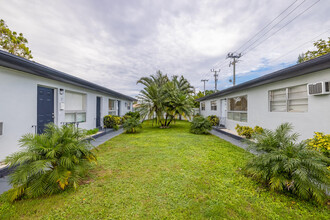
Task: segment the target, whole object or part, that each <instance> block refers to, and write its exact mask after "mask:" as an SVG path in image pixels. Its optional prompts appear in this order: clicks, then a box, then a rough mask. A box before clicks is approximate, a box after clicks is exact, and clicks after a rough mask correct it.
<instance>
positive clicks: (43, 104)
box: [37, 86, 54, 134]
mask: <svg viewBox="0 0 330 220" xmlns="http://www.w3.org/2000/svg"><path fill="white" fill-rule="evenodd" d="M37 98H38V103H37V131H38V134H42V133H43V132H44V129H45V125H46V124H48V123H51V122H52V123H54V90H53V89H50V88H45V87H42V86H38V95H37Z"/></svg>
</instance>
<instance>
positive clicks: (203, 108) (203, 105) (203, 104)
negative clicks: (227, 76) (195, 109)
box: [201, 102, 205, 111]
mask: <svg viewBox="0 0 330 220" xmlns="http://www.w3.org/2000/svg"><path fill="white" fill-rule="evenodd" d="M201 109H202V111H205V102H202V103H201Z"/></svg>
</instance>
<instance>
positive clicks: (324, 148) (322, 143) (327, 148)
mask: <svg viewBox="0 0 330 220" xmlns="http://www.w3.org/2000/svg"><path fill="white" fill-rule="evenodd" d="M308 145H309V146H310V147H311V148H312V149H315V150H317V151H319V152H321V153H322V154H324V156H326V157H329V158H330V134H323V133H322V132H315V134H314V137H313V138H310V139H308Z"/></svg>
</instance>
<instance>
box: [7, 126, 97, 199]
mask: <svg viewBox="0 0 330 220" xmlns="http://www.w3.org/2000/svg"><path fill="white" fill-rule="evenodd" d="M85 137H86V132H85V131H83V130H80V129H77V128H75V127H74V126H73V125H64V126H62V127H58V126H56V125H54V124H48V125H47V126H46V129H45V132H44V133H43V134H40V135H38V134H26V135H24V136H23V137H22V138H21V139H20V144H21V147H22V148H23V150H22V151H19V152H17V153H14V154H12V155H10V156H8V157H7V158H6V160H5V162H6V163H7V164H9V165H10V166H11V167H16V168H15V171H14V172H13V173H12V174H11V175H10V176H9V181H10V183H11V185H13V189H11V190H10V191H9V194H10V197H11V200H12V201H14V200H17V199H20V198H22V197H23V196H26V197H28V198H34V197H38V196H42V195H52V194H55V193H59V192H61V191H64V190H66V189H67V188H71V187H73V188H74V189H76V188H77V187H78V185H79V182H80V180H81V178H82V177H83V176H84V175H85V174H86V172H87V171H88V168H89V166H90V164H91V162H96V156H95V155H94V154H93V152H91V149H92V147H93V146H92V145H91V144H90V143H89V141H88V140H86V139H85Z"/></svg>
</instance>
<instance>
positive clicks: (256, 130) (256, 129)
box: [253, 126, 264, 134]
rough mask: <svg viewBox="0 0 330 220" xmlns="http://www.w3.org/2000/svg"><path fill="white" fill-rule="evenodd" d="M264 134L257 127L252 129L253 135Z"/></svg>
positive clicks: (261, 129)
mask: <svg viewBox="0 0 330 220" xmlns="http://www.w3.org/2000/svg"><path fill="white" fill-rule="evenodd" d="M263 132H264V129H263V128H262V127H259V126H255V127H254V129H253V133H254V134H262V133H263Z"/></svg>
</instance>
